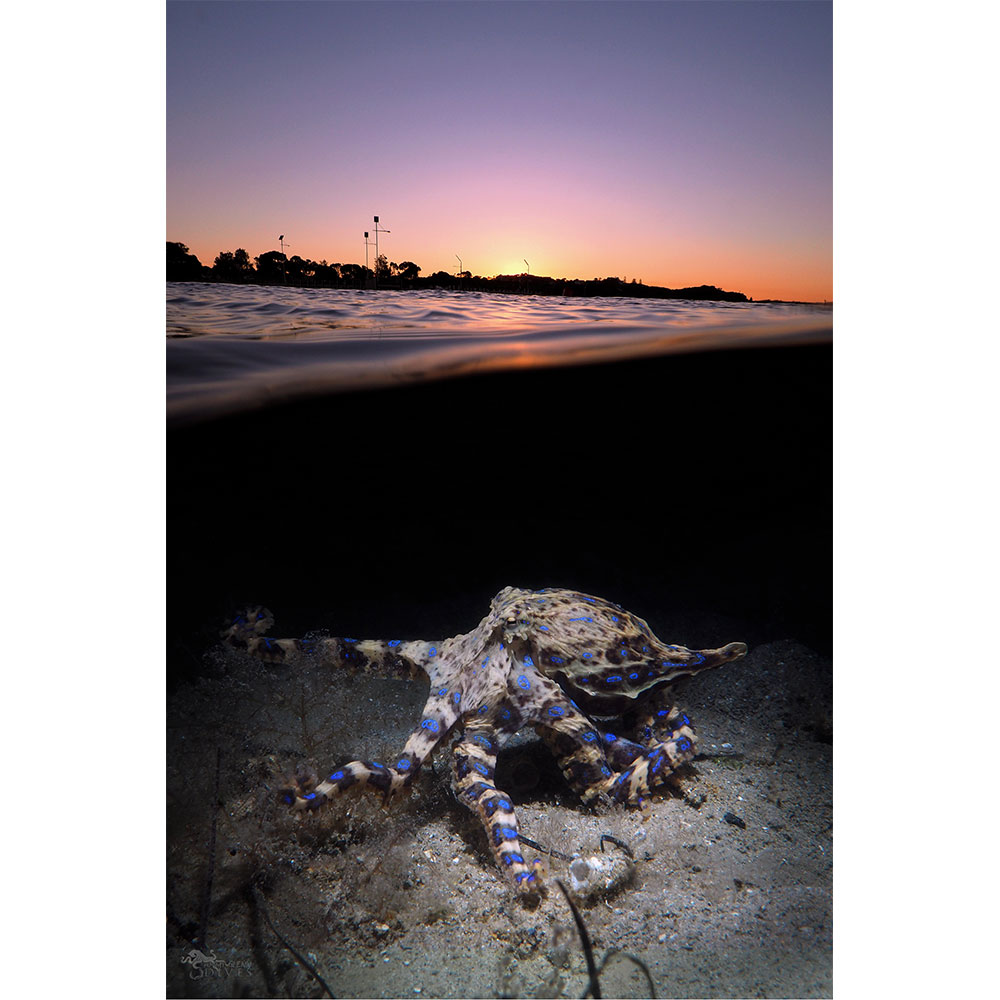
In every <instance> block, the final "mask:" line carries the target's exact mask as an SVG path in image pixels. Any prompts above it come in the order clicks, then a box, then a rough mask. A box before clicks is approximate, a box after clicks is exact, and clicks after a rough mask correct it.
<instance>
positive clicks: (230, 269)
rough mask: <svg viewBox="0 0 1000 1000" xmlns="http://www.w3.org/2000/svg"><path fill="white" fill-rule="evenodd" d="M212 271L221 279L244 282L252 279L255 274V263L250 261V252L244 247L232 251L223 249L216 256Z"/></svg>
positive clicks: (237, 282)
mask: <svg viewBox="0 0 1000 1000" xmlns="http://www.w3.org/2000/svg"><path fill="white" fill-rule="evenodd" d="M212 272H213V273H214V274H215V276H216V278H218V279H219V281H229V282H232V283H233V284H243V283H244V282H247V281H252V280H253V276H254V270H253V264H251V263H250V254H248V253H247V252H246V250H244V249H243V248H242V247H240V248H239V249H238V250H234V251H233V252H232V253H230V252H229V251H228V250H226V251H223V252H222V253H220V254H219V256H218V257H216V258H215V264H214V266H213V267H212Z"/></svg>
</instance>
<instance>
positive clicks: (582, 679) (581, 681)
mask: <svg viewBox="0 0 1000 1000" xmlns="http://www.w3.org/2000/svg"><path fill="white" fill-rule="evenodd" d="M576 682H577V684H589V683H590V678H589V677H578V678H577V679H576Z"/></svg>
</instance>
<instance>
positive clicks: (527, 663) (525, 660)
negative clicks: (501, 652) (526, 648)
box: [524, 656, 535, 667]
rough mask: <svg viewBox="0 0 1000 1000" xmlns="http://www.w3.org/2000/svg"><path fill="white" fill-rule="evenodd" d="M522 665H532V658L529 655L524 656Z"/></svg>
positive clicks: (533, 662) (533, 663)
mask: <svg viewBox="0 0 1000 1000" xmlns="http://www.w3.org/2000/svg"><path fill="white" fill-rule="evenodd" d="M524 665H525V666H526V667H533V666H534V665H535V661H534V660H532V658H531V657H530V656H526V657H525V658H524Z"/></svg>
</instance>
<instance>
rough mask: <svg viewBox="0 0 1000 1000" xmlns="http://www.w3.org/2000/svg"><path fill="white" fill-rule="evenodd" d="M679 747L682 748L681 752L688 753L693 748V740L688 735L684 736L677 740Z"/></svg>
mask: <svg viewBox="0 0 1000 1000" xmlns="http://www.w3.org/2000/svg"><path fill="white" fill-rule="evenodd" d="M677 749H678V750H680V752H681V753H687V752H688V750H690V749H691V741H690V740H689V739H688V738H687V737H686V736H682V737H681V738H680V739H679V740H678V741H677Z"/></svg>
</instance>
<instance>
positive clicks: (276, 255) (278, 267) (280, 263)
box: [254, 250, 288, 285]
mask: <svg viewBox="0 0 1000 1000" xmlns="http://www.w3.org/2000/svg"><path fill="white" fill-rule="evenodd" d="M254 261H255V262H256V264H257V278H258V280H259V281H261V282H262V283H263V284H265V285H270V284H281V283H282V282H283V281H284V280H285V267H286V266H287V264H288V258H287V257H286V256H285V255H284V254H283V253H281V251H280V250H268V251H267V253H262V254H261V255H260V256H259V257H254Z"/></svg>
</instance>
